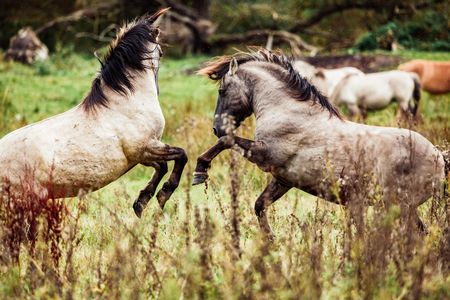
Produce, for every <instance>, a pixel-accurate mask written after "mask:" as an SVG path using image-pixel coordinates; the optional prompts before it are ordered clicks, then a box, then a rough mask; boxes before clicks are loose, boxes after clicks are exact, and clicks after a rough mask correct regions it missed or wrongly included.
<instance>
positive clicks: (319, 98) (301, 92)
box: [198, 49, 341, 118]
mask: <svg viewBox="0 0 450 300" xmlns="http://www.w3.org/2000/svg"><path fill="white" fill-rule="evenodd" d="M232 59H236V61H237V63H238V64H239V65H242V64H244V63H247V62H251V61H259V62H268V63H273V64H276V65H278V66H280V67H282V68H283V69H284V71H286V72H277V73H278V74H277V75H278V76H277V77H280V80H281V81H282V82H284V83H285V84H286V87H287V88H288V90H289V94H290V95H291V96H292V97H294V98H296V99H298V100H299V101H307V100H312V101H314V102H316V103H319V104H320V105H321V106H322V107H323V108H325V109H326V110H328V111H329V112H330V114H331V115H333V116H336V117H338V118H341V115H340V114H339V111H338V110H337V109H336V108H335V107H334V106H333V105H332V104H331V103H330V102H329V101H328V99H327V97H325V96H324V95H322V93H321V92H320V91H319V90H317V88H316V87H315V86H314V85H313V84H311V83H310V82H309V81H308V80H307V79H306V78H305V77H303V76H301V75H300V74H299V73H298V72H297V71H296V70H295V69H294V67H293V66H292V62H293V60H292V59H291V58H288V57H286V56H285V55H283V54H282V53H281V52H278V53H274V52H272V51H269V50H265V49H262V50H259V51H252V52H248V53H247V52H241V53H237V54H235V55H233V56H222V57H219V58H218V59H216V60H214V61H212V62H210V63H208V65H207V66H206V67H205V68H203V69H201V70H200V71H198V73H199V74H206V75H208V76H209V78H211V79H213V80H216V81H217V80H220V79H222V78H223V77H224V76H225V75H226V74H227V72H228V70H229V64H230V61H231V60H232ZM269 71H270V70H269Z"/></svg>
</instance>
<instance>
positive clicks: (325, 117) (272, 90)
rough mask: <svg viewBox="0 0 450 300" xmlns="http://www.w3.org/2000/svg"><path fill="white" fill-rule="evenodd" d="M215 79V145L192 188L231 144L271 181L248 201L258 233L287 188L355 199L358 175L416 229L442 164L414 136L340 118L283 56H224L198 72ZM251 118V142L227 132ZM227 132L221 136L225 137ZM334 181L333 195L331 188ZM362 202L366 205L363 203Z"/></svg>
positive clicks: (265, 53)
mask: <svg viewBox="0 0 450 300" xmlns="http://www.w3.org/2000/svg"><path fill="white" fill-rule="evenodd" d="M199 73H200V74H206V75H209V77H210V78H211V79H213V80H216V81H220V87H219V96H218V100H217V106H216V112H215V121H214V127H213V129H214V133H215V135H216V136H217V137H218V138H219V140H218V142H217V144H216V145H215V146H213V147H212V148H210V149H209V150H208V151H206V152H205V153H204V154H202V155H201V156H200V157H199V158H198V160H197V166H196V169H195V173H194V181H193V184H200V183H202V182H204V181H205V180H206V179H207V177H208V174H207V171H208V169H209V168H210V164H211V162H212V160H213V159H214V158H215V157H216V156H217V155H218V154H219V153H220V152H222V151H223V150H225V149H229V148H232V147H233V145H237V146H238V147H240V148H241V149H243V153H244V156H245V157H246V158H247V159H248V160H250V161H251V162H253V163H256V164H257V165H258V167H259V168H261V169H262V170H263V171H265V172H269V173H271V174H272V179H271V181H270V183H269V184H268V186H267V187H266V188H265V190H264V191H263V192H262V194H261V195H260V196H259V198H258V199H257V200H256V203H255V211H256V215H257V216H258V220H259V223H260V225H261V227H262V229H263V230H264V231H266V232H267V233H270V226H269V224H268V221H267V217H266V208H267V207H268V206H269V205H270V204H271V203H273V202H274V201H276V200H277V199H279V198H280V197H281V196H283V195H284V194H285V193H286V192H287V191H289V190H290V189H291V188H293V187H295V188H298V189H301V190H304V191H306V192H308V193H311V194H313V195H317V196H320V197H322V198H324V199H326V200H328V201H331V202H335V203H341V204H347V203H349V202H350V201H363V200H364V199H362V198H361V197H360V196H361V195H358V191H360V190H363V188H364V186H362V185H363V183H364V180H363V178H370V179H373V181H374V182H373V186H370V184H368V186H367V188H374V189H375V186H378V187H379V188H380V190H381V192H382V197H383V201H385V203H386V204H387V205H388V204H389V203H392V201H398V203H400V205H402V206H403V207H408V208H412V210H405V211H410V212H412V214H411V216H412V217H413V218H414V220H415V221H416V222H417V224H418V225H423V224H422V223H421V222H420V219H419V217H418V215H417V213H416V208H417V206H419V205H420V204H421V203H423V202H424V201H426V200H427V199H428V198H430V197H431V196H432V195H433V193H434V192H436V191H439V192H440V191H441V189H442V183H443V180H444V179H445V175H444V165H445V163H444V159H443V155H442V153H441V152H440V151H438V150H437V149H436V148H435V147H434V146H433V145H432V144H431V143H430V142H429V141H428V140H427V139H425V138H424V137H423V136H421V135H420V134H418V133H416V132H414V131H410V130H405V129H399V128H388V127H377V126H368V125H364V124H358V123H353V122H349V121H345V120H343V119H342V118H341V117H340V115H339V113H338V111H337V110H336V109H335V108H334V107H333V106H332V105H331V104H330V103H329V102H328V100H327V99H326V98H325V97H324V96H322V95H321V94H320V93H319V92H318V91H317V90H316V88H315V87H314V86H312V85H311V84H309V83H308V81H307V80H306V79H305V78H303V77H301V76H300V75H299V73H298V72H296V71H295V70H294V69H293V66H292V64H291V62H290V60H288V59H287V58H286V57H285V56H283V55H278V54H274V53H271V52H268V51H265V50H261V51H259V52H252V53H243V54H242V53H241V54H237V55H234V56H225V57H221V58H219V59H217V60H214V61H212V62H210V63H209V65H208V66H207V67H205V68H204V69H202V70H200V71H199ZM251 114H254V115H255V117H256V130H255V140H254V141H252V140H248V139H245V138H241V137H238V136H235V135H233V133H232V132H231V133H230V131H229V130H227V128H226V124H225V123H226V122H224V120H228V119H229V117H231V118H232V119H234V127H237V126H239V124H240V123H241V122H242V121H243V120H244V119H245V118H247V117H249V116H250V115H251ZM227 132H228V133H227ZM336 183H337V184H339V190H338V192H337V193H336V192H334V191H333V189H331V187H332V186H333V187H334V186H335V184H336ZM365 204H370V203H365Z"/></svg>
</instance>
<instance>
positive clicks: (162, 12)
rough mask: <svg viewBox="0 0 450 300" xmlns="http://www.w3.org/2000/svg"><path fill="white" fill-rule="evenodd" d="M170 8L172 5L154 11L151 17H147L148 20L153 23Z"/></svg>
mask: <svg viewBox="0 0 450 300" xmlns="http://www.w3.org/2000/svg"><path fill="white" fill-rule="evenodd" d="M169 9H170V7H166V8H163V9H160V10H158V11H157V12H156V13H154V14H153V15H151V16H150V17H147V22H149V23H150V24H153V23H154V22H155V21H156V20H157V19H158V18H159V17H160V16H162V15H163V14H165V13H166V12H167V11H168V10H169Z"/></svg>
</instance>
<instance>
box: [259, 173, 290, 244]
mask: <svg viewBox="0 0 450 300" xmlns="http://www.w3.org/2000/svg"><path fill="white" fill-rule="evenodd" d="M290 189H291V187H289V186H286V185H284V184H282V183H280V182H279V181H278V180H277V179H275V178H272V180H271V181H270V183H269V184H268V185H267V187H266V188H265V189H264V191H263V192H262V194H261V195H260V196H259V197H258V199H257V200H256V202H255V213H256V216H257V217H258V222H259V226H260V227H261V230H262V231H263V232H264V233H265V234H266V235H267V236H268V237H269V238H271V237H272V236H273V234H272V230H271V229H270V225H269V221H268V220H267V214H266V209H267V207H269V206H270V205H271V204H272V203H273V202H275V201H277V200H278V199H280V197H281V196H283V195H284V194H286V192H287V191H289V190H290Z"/></svg>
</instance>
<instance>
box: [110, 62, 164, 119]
mask: <svg viewBox="0 0 450 300" xmlns="http://www.w3.org/2000/svg"><path fill="white" fill-rule="evenodd" d="M129 77H130V78H133V79H132V85H133V92H132V93H131V92H129V93H128V94H127V95H125V96H124V95H120V94H118V93H115V92H112V91H107V92H106V94H107V97H108V98H109V99H110V104H109V107H110V109H112V110H116V111H119V112H124V113H126V112H130V113H135V111H136V110H137V111H142V110H145V111H146V110H147V109H151V108H154V107H155V106H156V107H159V101H158V92H157V85H156V78H155V74H154V73H153V70H152V69H151V68H148V69H146V70H145V71H143V72H136V71H135V72H130V76H129Z"/></svg>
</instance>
